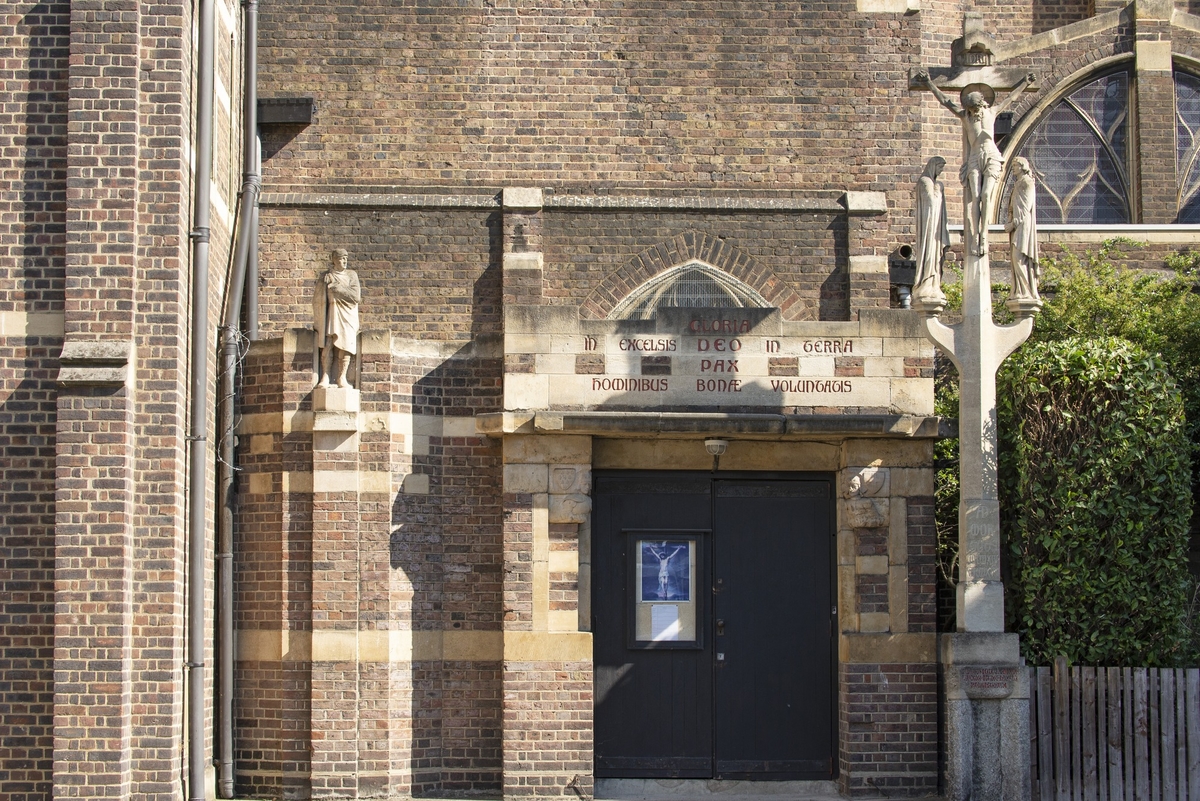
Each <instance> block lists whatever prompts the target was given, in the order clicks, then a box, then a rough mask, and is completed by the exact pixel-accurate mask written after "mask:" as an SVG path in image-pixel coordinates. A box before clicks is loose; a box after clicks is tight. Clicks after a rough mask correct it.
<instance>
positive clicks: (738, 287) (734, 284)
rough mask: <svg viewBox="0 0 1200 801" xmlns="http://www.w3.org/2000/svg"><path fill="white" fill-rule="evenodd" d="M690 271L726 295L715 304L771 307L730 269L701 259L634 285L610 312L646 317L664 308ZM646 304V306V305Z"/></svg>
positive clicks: (617, 317) (616, 316)
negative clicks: (702, 277)
mask: <svg viewBox="0 0 1200 801" xmlns="http://www.w3.org/2000/svg"><path fill="white" fill-rule="evenodd" d="M690 272H698V273H700V274H702V275H703V276H704V277H705V278H707V279H709V280H710V281H712V282H713V284H714V285H715V286H716V287H718V288H719V289H720V290H721V292H722V295H723V300H724V301H725V302H723V303H722V304H720V305H719V306H716V307H714V308H758V309H768V308H772V305H771V303H770V302H768V301H767V299H766V298H764V297H763V296H762V295H761V294H759V293H758V292H757V291H755V289H754V288H753V287H751V286H749V285H747V284H746V283H744V282H742V281H739V280H738V279H736V278H734V277H733V276H732V275H730V274H729V273H727V272H725V271H724V270H721V269H720V268H717V267H714V266H713V265H711V264H709V263H708V262H704V261H701V260H699V259H689V260H687V261H685V262H683V263H682V264H676V265H675V266H673V267H669V268H667V269H666V270H663V271H662V272H660V273H659V274H657V275H655V276H654V277H653V278H650V279H649V280H648V281H646V282H645V283H643V284H642V285H640V286H639V287H637V288H636V289H634V290H633V291H632V292H630V293H629V294H628V295H626V296H625V298H624V299H623V300H622V301H621V302H620V303H618V304H617V305H616V307H614V308H613V310H612V312H610V313H609V315H608V318H609V319H610V320H631V319H632V320H647V319H653V316H654V314H656V313H657V311H658V309H659V308H662V306H663V304H662V302H661V301H662V299H663V298H664V297H665V296H666V295H667V293H669V292H670V291H671V289H672V288H673V287H674V286H676V285H677V284H678V282H679V281H681V280H684V278H685V276H686V275H687V274H688V273H690ZM643 307H645V308H643Z"/></svg>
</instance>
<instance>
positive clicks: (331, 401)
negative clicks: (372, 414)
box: [312, 385, 360, 430]
mask: <svg viewBox="0 0 1200 801" xmlns="http://www.w3.org/2000/svg"><path fill="white" fill-rule="evenodd" d="M359 397H360V396H359V393H358V390H357V389H355V388H354V387H333V386H323V385H318V386H317V387H315V388H314V389H313V394H312V405H313V411H314V412H354V413H355V414H357V413H358V411H359ZM351 430H353V429H351Z"/></svg>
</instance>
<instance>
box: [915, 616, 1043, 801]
mask: <svg viewBox="0 0 1200 801" xmlns="http://www.w3.org/2000/svg"><path fill="white" fill-rule="evenodd" d="M938 649H939V651H940V654H939V656H940V661H941V669H942V692H943V698H944V699H945V710H944V714H943V720H944V721H945V743H946V798H947V799H948V801H967V799H970V801H1019V799H1028V798H1029V792H1030V790H1029V771H1030V766H1029V673H1028V671H1027V670H1026V668H1025V665H1024V660H1022V659H1021V657H1020V648H1019V644H1018V640H1017V635H1016V634H1000V633H994V632H986V633H976V634H943V635H942V636H941V637H939V640H938Z"/></svg>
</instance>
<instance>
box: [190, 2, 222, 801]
mask: <svg viewBox="0 0 1200 801" xmlns="http://www.w3.org/2000/svg"><path fill="white" fill-rule="evenodd" d="M196 15H197V18H198V19H197V38H196V49H197V56H196V134H195V140H194V141H195V148H196V149H195V158H196V167H195V190H194V191H195V195H194V198H193V205H192V230H191V231H190V232H189V234H188V238H189V239H190V240H191V246H192V287H191V304H190V307H191V308H190V314H191V322H190V329H191V330H190V331H189V339H190V340H191V353H190V359H191V373H192V375H191V379H192V380H191V387H190V390H191V393H190V398H189V413H188V417H189V421H188V427H189V429H190V430H191V433H190V435H189V436H188V438H187V440H188V443H187V444H188V501H187V502H188V531H187V572H188V577H187V605H188V615H187V668H188V673H187V721H188V748H187V756H188V771H187V777H188V778H187V784H188V786H187V793H188V798H189V799H190V801H204V795H205V793H204V773H205V763H206V760H205V758H204V734H205V728H206V726H205V703H204V635H205V627H204V606H205V597H204V551H205V543H206V540H207V537H206V533H207V532H206V529H207V522H206V520H205V501H206V500H207V497H208V492H207V488H208V454H207V452H206V451H207V448H208V355H209V350H208V349H209V341H208V268H209V264H208V257H209V236H210V214H209V211H210V207H211V205H212V195H211V187H212V161H213V84H214V82H215V77H216V74H215V73H216V70H215V59H214V51H215V42H216V37H215V32H214V0H197V3H196Z"/></svg>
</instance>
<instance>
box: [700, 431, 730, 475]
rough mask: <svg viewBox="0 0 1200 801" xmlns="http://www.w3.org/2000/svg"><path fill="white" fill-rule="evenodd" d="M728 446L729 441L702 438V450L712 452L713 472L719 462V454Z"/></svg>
mask: <svg viewBox="0 0 1200 801" xmlns="http://www.w3.org/2000/svg"><path fill="white" fill-rule="evenodd" d="M728 447H729V443H728V442H726V441H725V440H723V439H706V440H704V450H706V451H708V452H709V453H710V454H712V458H713V467H712V469H713V472H714V473H715V472H717V465H718V464H720V462H721V454H723V453H725V449H726V448H728Z"/></svg>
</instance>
